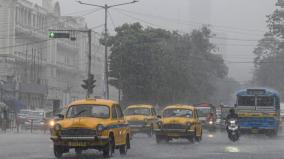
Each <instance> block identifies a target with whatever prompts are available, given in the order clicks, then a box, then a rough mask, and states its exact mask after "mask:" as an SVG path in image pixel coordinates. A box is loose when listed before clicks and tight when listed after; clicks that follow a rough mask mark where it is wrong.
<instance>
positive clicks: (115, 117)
mask: <svg viewBox="0 0 284 159" xmlns="http://www.w3.org/2000/svg"><path fill="white" fill-rule="evenodd" d="M111 112H112V119H117V112H116V109H115V106H113V107H111Z"/></svg>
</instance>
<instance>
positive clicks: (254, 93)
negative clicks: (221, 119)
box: [235, 88, 280, 136]
mask: <svg viewBox="0 0 284 159" xmlns="http://www.w3.org/2000/svg"><path fill="white" fill-rule="evenodd" d="M236 97H237V101H236V104H235V107H236V110H237V112H238V115H239V125H240V130H241V131H243V132H252V133H265V134H267V135H269V136H274V135H277V132H278V127H279V121H280V99H279V95H278V93H277V92H276V91H274V90H271V89H262V88H256V89H254V88H253V89H252V88H248V89H244V90H240V91H239V92H237V94H236Z"/></svg>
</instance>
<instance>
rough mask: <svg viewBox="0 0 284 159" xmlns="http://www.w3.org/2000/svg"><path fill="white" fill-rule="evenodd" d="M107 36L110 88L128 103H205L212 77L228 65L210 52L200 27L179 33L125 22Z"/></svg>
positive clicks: (224, 71) (222, 73) (224, 72)
mask: <svg viewBox="0 0 284 159" xmlns="http://www.w3.org/2000/svg"><path fill="white" fill-rule="evenodd" d="M115 31H116V35H115V36H112V37H110V38H109V39H110V40H109V42H110V45H111V46H112V47H111V51H112V54H111V55H110V77H111V79H110V84H111V85H113V86H115V87H116V88H119V89H121V90H122V92H123V101H124V102H126V103H128V104H131V103H152V104H162V105H164V104H173V103H194V102H200V101H204V100H207V99H209V96H210V95H212V93H213V91H214V84H213V83H211V82H210V79H219V78H224V77H225V76H226V75H227V72H228V71H227V67H226V66H225V64H224V61H223V59H222V58H221V56H218V55H215V54H212V52H213V51H214V46H213V45H212V44H211V43H210V40H209V38H210V36H212V35H211V32H210V30H209V29H208V28H206V27H204V28H202V29H201V30H194V31H193V32H192V33H191V34H184V35H181V34H179V33H177V32H170V31H167V30H164V29H159V28H158V29H157V28H151V27H148V28H144V27H143V26H142V25H140V24H139V23H134V24H124V25H122V26H121V27H118V28H116V30H115Z"/></svg>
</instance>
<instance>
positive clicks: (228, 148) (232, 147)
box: [225, 146, 240, 153]
mask: <svg viewBox="0 0 284 159" xmlns="http://www.w3.org/2000/svg"><path fill="white" fill-rule="evenodd" d="M225 152H232V153H236V152H240V149H239V148H238V147H237V146H227V147H225Z"/></svg>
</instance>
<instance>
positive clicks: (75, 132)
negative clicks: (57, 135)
mask: <svg viewBox="0 0 284 159" xmlns="http://www.w3.org/2000/svg"><path fill="white" fill-rule="evenodd" d="M96 134H97V133H96V130H93V129H84V128H71V129H63V130H62V131H61V136H64V137H74V136H95V135H96Z"/></svg>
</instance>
